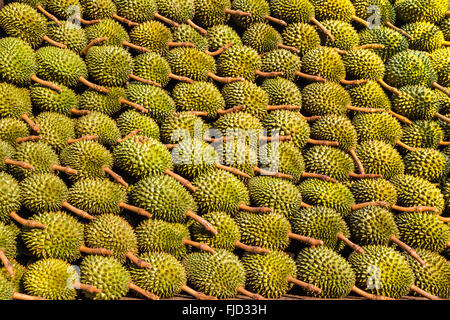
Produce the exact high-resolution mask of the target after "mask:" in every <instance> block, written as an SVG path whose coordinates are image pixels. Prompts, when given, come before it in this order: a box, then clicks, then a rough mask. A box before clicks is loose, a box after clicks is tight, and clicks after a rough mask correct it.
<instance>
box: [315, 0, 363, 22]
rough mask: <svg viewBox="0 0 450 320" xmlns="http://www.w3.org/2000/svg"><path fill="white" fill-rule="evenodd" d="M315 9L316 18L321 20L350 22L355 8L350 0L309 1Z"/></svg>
mask: <svg viewBox="0 0 450 320" xmlns="http://www.w3.org/2000/svg"><path fill="white" fill-rule="evenodd" d="M310 2H311V4H312V5H313V6H314V9H315V16H316V19H317V20H319V21H321V20H327V19H332V20H342V21H344V22H350V21H351V19H352V16H353V15H355V8H354V7H353V5H352V3H351V2H350V0H348V1H339V0H313V1H310Z"/></svg>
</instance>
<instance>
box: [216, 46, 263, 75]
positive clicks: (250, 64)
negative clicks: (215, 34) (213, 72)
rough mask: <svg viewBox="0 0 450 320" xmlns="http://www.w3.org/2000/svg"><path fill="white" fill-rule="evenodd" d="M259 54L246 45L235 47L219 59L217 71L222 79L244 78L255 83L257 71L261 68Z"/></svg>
mask: <svg viewBox="0 0 450 320" xmlns="http://www.w3.org/2000/svg"><path fill="white" fill-rule="evenodd" d="M261 66H262V64H261V58H260V56H259V55H258V52H257V51H256V50H254V49H252V48H250V47H248V46H245V45H233V46H232V47H230V48H228V49H227V50H225V52H223V53H222V54H221V55H220V56H219V58H218V59H217V71H218V73H219V75H220V76H222V77H243V78H244V79H245V80H247V81H251V82H253V81H255V78H256V75H255V71H257V70H259V69H260V68H261Z"/></svg>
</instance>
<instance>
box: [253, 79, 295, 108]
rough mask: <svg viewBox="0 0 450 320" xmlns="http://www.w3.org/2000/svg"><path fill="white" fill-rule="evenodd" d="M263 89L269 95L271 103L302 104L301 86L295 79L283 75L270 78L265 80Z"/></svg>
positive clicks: (262, 85)
mask: <svg viewBox="0 0 450 320" xmlns="http://www.w3.org/2000/svg"><path fill="white" fill-rule="evenodd" d="M261 89H263V90H264V91H266V92H267V94H268V95H269V104H270V105H284V104H286V105H293V106H299V107H301V106H302V94H301V91H300V88H299V87H297V85H296V84H295V83H294V82H293V81H289V80H287V79H285V78H282V77H276V78H269V79H266V80H264V81H263V83H262V84H261Z"/></svg>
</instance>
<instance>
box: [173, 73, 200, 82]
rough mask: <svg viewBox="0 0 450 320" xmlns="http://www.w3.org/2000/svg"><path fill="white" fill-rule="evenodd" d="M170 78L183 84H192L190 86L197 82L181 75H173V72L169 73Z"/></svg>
mask: <svg viewBox="0 0 450 320" xmlns="http://www.w3.org/2000/svg"><path fill="white" fill-rule="evenodd" d="M168 76H169V78H170V79H174V80H177V81H181V82H187V83H190V84H192V83H194V82H195V81H194V80H192V79H191V78H188V77H183V76H179V75H176V74H173V73H172V72H171V73H169V74H168Z"/></svg>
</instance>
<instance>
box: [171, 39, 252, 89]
mask: <svg viewBox="0 0 450 320" xmlns="http://www.w3.org/2000/svg"><path fill="white" fill-rule="evenodd" d="M233 47H234V46H233ZM233 47H232V48H233ZM230 49H231V48H230ZM230 49H229V50H230ZM229 50H227V51H225V52H224V53H223V54H225V53H227V52H229ZM223 54H222V55H220V58H222V57H223ZM256 55H257V54H256ZM166 60H167V62H168V63H169V65H170V68H171V69H172V72H173V73H175V74H177V75H180V76H184V77H188V78H191V79H192V80H194V81H207V80H208V79H209V77H208V75H207V74H208V72H211V73H216V64H215V60H214V58H213V57H211V56H209V55H207V54H206V53H204V52H200V51H198V50H197V49H195V48H187V47H179V48H175V49H172V50H170V52H169V53H168V54H167V56H166Z"/></svg>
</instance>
